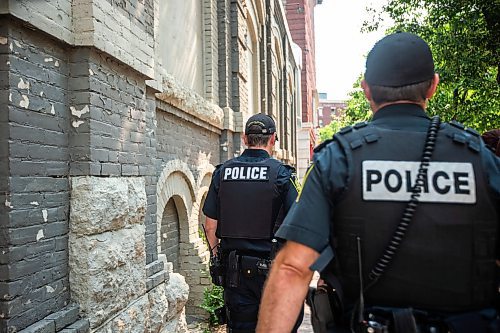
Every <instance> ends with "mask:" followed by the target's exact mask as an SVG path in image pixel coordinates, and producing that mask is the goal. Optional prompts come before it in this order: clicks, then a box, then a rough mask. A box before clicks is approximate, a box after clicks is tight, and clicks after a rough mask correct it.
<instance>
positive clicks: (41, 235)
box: [36, 229, 45, 242]
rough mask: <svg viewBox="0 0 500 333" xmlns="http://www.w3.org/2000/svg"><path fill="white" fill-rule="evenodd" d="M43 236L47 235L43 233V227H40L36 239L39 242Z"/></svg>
mask: <svg viewBox="0 0 500 333" xmlns="http://www.w3.org/2000/svg"><path fill="white" fill-rule="evenodd" d="M42 238H45V235H44V234H43V229H40V230H38V233H37V234H36V241H37V242H38V241H39V240H40V239H42Z"/></svg>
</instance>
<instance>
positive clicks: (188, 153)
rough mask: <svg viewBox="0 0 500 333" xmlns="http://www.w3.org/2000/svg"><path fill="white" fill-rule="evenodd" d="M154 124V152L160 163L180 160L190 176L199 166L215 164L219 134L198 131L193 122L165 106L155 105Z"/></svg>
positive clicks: (210, 130) (218, 158) (216, 161)
mask: <svg viewBox="0 0 500 333" xmlns="http://www.w3.org/2000/svg"><path fill="white" fill-rule="evenodd" d="M182 117H185V118H186V119H183V118H182ZM156 120H157V122H158V127H157V132H156V141H157V145H156V150H157V154H158V159H159V160H160V161H161V163H166V162H168V161H171V160H174V159H179V158H180V160H181V161H183V162H185V163H186V164H187V165H188V166H189V167H190V168H191V171H192V172H193V173H196V172H197V166H198V165H200V164H202V162H209V163H211V164H212V165H217V164H219V161H220V157H219V153H218V152H219V134H218V132H219V131H215V129H205V128H200V127H199V126H198V125H196V124H195V123H193V122H192V121H195V119H193V118H192V117H188V116H185V115H182V114H181V113H179V110H177V109H175V108H173V107H172V106H170V105H168V104H166V103H161V104H160V105H159V108H158V109H157V111H156ZM219 133H220V132H219ZM173 142H175V145H174V144H172V143H173ZM160 171H161V170H160Z"/></svg>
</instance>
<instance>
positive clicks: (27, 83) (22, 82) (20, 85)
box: [17, 78, 30, 91]
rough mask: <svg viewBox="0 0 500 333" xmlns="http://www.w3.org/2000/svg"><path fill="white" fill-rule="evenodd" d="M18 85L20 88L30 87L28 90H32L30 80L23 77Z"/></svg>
mask: <svg viewBox="0 0 500 333" xmlns="http://www.w3.org/2000/svg"><path fill="white" fill-rule="evenodd" d="M17 87H18V88H19V89H28V91H29V90H30V83H29V81H27V82H24V80H23V78H21V79H20V80H19V83H18V84H17Z"/></svg>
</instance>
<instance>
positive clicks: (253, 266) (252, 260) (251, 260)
mask: <svg viewBox="0 0 500 333" xmlns="http://www.w3.org/2000/svg"><path fill="white" fill-rule="evenodd" d="M259 260H260V258H257V257H250V256H241V274H243V275H244V276H245V277H247V278H251V277H254V276H255V275H257V273H258V272H257V263H258V262H259Z"/></svg>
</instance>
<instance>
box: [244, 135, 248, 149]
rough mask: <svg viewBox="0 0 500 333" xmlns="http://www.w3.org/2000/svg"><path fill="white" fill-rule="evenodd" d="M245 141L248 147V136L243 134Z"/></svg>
mask: <svg viewBox="0 0 500 333" xmlns="http://www.w3.org/2000/svg"><path fill="white" fill-rule="evenodd" d="M243 143H244V144H245V146H247V147H248V136H247V135H246V134H243Z"/></svg>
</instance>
